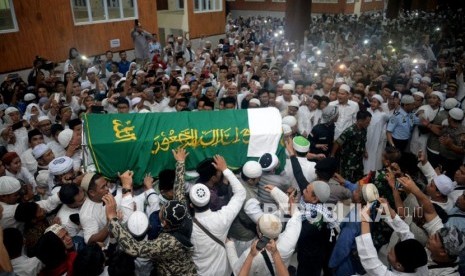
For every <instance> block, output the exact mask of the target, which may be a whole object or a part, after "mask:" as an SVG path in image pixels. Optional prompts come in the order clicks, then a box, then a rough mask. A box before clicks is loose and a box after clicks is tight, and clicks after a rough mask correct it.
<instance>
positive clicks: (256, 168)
mask: <svg viewBox="0 0 465 276" xmlns="http://www.w3.org/2000/svg"><path fill="white" fill-rule="evenodd" d="M242 173H243V174H244V175H245V176H247V177H248V178H259V177H260V176H262V166H260V163H258V162H257V161H247V162H245V164H244V166H243V167H242Z"/></svg>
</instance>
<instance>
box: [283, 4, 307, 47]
mask: <svg viewBox="0 0 465 276" xmlns="http://www.w3.org/2000/svg"><path fill="white" fill-rule="evenodd" d="M311 12H312V1H311V0H287V1H286V17H285V18H286V29H285V31H286V34H285V35H286V38H287V39H288V40H289V41H291V42H296V41H297V42H298V43H296V45H300V44H302V43H303V39H304V32H305V30H307V29H308V28H309V26H310V22H311Z"/></svg>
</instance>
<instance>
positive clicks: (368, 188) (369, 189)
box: [362, 183, 379, 203]
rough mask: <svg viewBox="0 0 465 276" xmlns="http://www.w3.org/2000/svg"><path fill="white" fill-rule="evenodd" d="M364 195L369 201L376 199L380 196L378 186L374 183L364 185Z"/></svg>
mask: <svg viewBox="0 0 465 276" xmlns="http://www.w3.org/2000/svg"><path fill="white" fill-rule="evenodd" d="M362 196H363V199H364V200H365V201H366V202H367V203H370V202H372V201H375V200H377V199H378V198H379V193H378V188H376V186H375V185H373V184H372V183H368V184H365V185H363V186H362Z"/></svg>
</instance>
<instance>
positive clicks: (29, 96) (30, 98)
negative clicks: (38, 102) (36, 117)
mask: <svg viewBox="0 0 465 276" xmlns="http://www.w3.org/2000/svg"><path fill="white" fill-rule="evenodd" d="M35 99H36V95H34V94H32V93H27V94H26V95H24V100H25V101H26V102H30V101H33V100H35Z"/></svg>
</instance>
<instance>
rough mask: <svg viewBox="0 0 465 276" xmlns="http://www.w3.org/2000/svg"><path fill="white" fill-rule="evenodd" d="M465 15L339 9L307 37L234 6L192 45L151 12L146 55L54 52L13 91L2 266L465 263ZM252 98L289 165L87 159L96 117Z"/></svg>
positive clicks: (303, 269) (120, 271)
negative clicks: (162, 35) (155, 21)
mask: <svg viewBox="0 0 465 276" xmlns="http://www.w3.org/2000/svg"><path fill="white" fill-rule="evenodd" d="M464 23H465V22H464V17H463V15H462V14H461V12H456V11H451V10H445V11H437V12H435V13H426V12H422V11H414V12H406V13H403V14H401V15H400V17H399V18H398V19H394V20H389V19H385V18H384V17H383V15H381V14H377V13H373V14H362V15H360V16H355V15H321V16H313V17H312V23H311V25H310V26H309V28H308V30H307V31H305V33H304V34H302V41H301V43H298V42H297V43H296V42H292V41H287V40H286V38H285V37H286V36H285V30H286V26H285V19H279V18H271V17H249V18H243V17H239V18H235V19H233V18H232V17H230V16H228V18H227V24H226V29H225V36H224V38H222V39H220V40H219V41H218V42H217V43H213V42H211V41H205V40H202V41H201V46H200V47H199V48H198V49H194V48H193V47H192V44H191V41H189V40H188V38H187V36H184V37H181V36H180V37H174V36H172V35H170V36H168V37H167V38H166V45H162V44H161V43H160V42H159V41H158V39H157V36H156V34H152V33H151V32H149V31H146V30H144V29H143V26H142V25H141V24H140V22H138V21H136V25H135V28H134V30H132V31H131V37H132V39H133V40H134V47H135V51H134V53H135V60H134V61H129V60H127V55H126V52H125V51H121V52H119V53H118V56H119V60H118V61H116V60H114V54H115V53H113V52H111V51H108V52H106V53H105V55H104V60H102V59H101V58H100V56H97V57H95V58H94V59H93V60H89V59H87V58H86V57H84V56H82V55H81V54H80V53H79V51H78V49H76V48H71V49H70V51H69V59H68V60H67V61H66V62H65V64H64V67H63V70H62V71H60V70H56V68H54V67H53V66H51V65H50V63H48V62H47V61H46V60H45V59H43V58H40V57H38V58H37V59H36V60H35V61H34V67H33V69H32V70H31V73H30V74H29V76H28V79H27V81H24V80H22V79H21V78H20V77H18V75H15V74H10V75H9V76H8V77H7V78H6V80H5V81H4V82H3V83H2V84H1V87H0V94H1V101H2V103H1V104H0V115H1V117H0V119H1V128H0V137H1V139H0V140H1V143H2V146H1V147H0V160H1V161H0V274H1V275H65V274H66V275H75V276H77V275H110V276H113V275H215V276H216V275H225V276H229V275H232V274H234V275H306V276H308V275H322V274H324V275H341V276H345V275H355V274H357V275H364V274H367V275H459V274H460V275H461V274H463V273H465V259H464V257H465V254H464V253H465V251H464V248H465V233H464V232H463V231H465V193H464V192H463V191H464V190H465V166H464V165H463V162H464V157H465V124H464V120H463V119H464V108H465V103H464V100H465V82H464V75H463V71H464V68H465V52H464V45H465V41H464V39H465V37H464V33H463V32H462V28H463V27H462V26H463V24H464ZM60 72H61V73H63V74H61V73H60ZM248 108H276V109H278V110H279V112H280V113H281V115H282V130H283V139H282V141H283V145H284V147H285V153H286V159H285V160H283V159H280V158H278V156H277V155H276V153H275V152H269V153H264V154H263V155H262V156H261V157H260V158H259V159H258V160H257V161H255V160H250V161H247V162H246V163H245V164H244V165H243V166H242V168H240V169H239V170H237V171H232V170H230V169H229V168H228V163H227V160H228V156H220V155H215V156H211V157H210V158H207V159H205V160H203V161H202V162H200V163H199V164H198V165H197V167H196V170H195V172H194V173H193V174H192V173H191V174H188V175H189V177H188V178H187V176H186V175H187V174H186V169H185V161H186V159H188V158H189V153H188V151H189V149H187V151H186V149H175V150H173V158H174V160H175V161H176V166H175V168H164V169H163V170H162V171H161V172H160V173H159V175H157V176H151V175H150V174H147V175H146V177H145V178H144V179H143V183H133V182H134V181H133V174H134V173H133V171H132V170H133V168H127V169H128V170H127V171H125V172H123V173H121V174H120V175H119V177H118V179H116V180H115V179H111V178H108V176H105V175H102V174H100V173H98V172H92V171H89V170H87V168H86V170H84V168H83V156H85V154H86V153H85V151H83V148H82V145H83V138H82V115H83V114H89V113H96V114H101V113H157V112H204V111H210V112H218V116H220V112H222V110H225V109H233V110H234V109H248ZM95 116H105V115H95ZM196 150H199V149H196ZM84 158H88V157H86V156H85V157H84ZM108 158H109V159H111V158H124V157H123V156H109V157H108ZM282 162H284V164H282ZM281 165H282V166H281ZM282 168H284V169H282Z"/></svg>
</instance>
